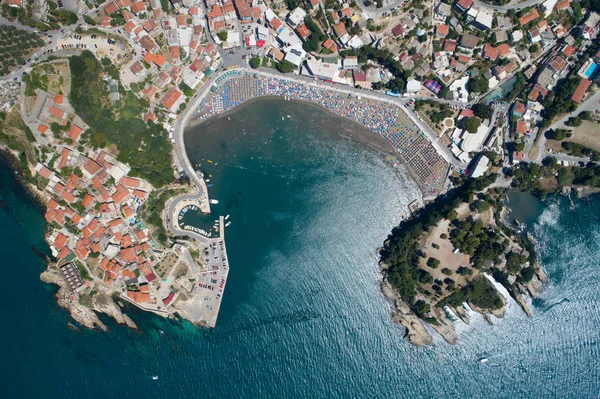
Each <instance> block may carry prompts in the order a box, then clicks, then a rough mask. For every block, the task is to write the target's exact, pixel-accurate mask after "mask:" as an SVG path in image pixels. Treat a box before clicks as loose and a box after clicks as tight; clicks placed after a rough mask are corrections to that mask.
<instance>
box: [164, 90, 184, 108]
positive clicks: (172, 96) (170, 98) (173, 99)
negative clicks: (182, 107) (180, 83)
mask: <svg viewBox="0 0 600 399" xmlns="http://www.w3.org/2000/svg"><path fill="white" fill-rule="evenodd" d="M181 96H183V93H182V92H181V91H180V90H179V89H178V88H176V87H171V88H170V89H169V91H167V94H165V96H164V97H163V99H162V100H161V104H162V105H163V106H164V107H165V108H167V109H171V108H172V107H173V105H175V103H177V101H178V100H179V99H180V98H181Z"/></svg>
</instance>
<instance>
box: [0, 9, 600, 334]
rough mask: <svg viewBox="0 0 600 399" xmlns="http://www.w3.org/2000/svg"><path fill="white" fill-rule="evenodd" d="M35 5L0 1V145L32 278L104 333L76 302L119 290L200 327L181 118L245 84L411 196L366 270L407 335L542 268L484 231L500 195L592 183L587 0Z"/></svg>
mask: <svg viewBox="0 0 600 399" xmlns="http://www.w3.org/2000/svg"><path fill="white" fill-rule="evenodd" d="M38 3H39V2H33V1H31V0H4V1H3V4H2V7H1V8H0V13H1V14H2V17H0V18H1V19H0V24H1V25H3V27H2V29H1V30H0V35H2V38H0V54H1V55H2V57H3V58H2V59H4V60H7V61H6V63H5V64H3V65H2V67H1V68H0V76H2V79H0V89H1V90H0V92H1V93H0V95H1V97H0V109H1V113H0V133H1V134H0V139H1V141H2V145H3V148H5V149H7V150H10V151H11V152H12V153H13V154H14V155H15V156H16V157H17V159H18V162H19V164H20V166H21V168H22V172H23V173H22V179H23V182H24V183H25V184H27V185H28V186H29V187H31V189H32V190H33V191H34V192H35V193H36V195H38V196H39V198H40V199H41V201H42V202H43V203H44V205H45V207H46V213H45V217H46V221H47V222H48V229H47V234H46V239H47V242H48V244H49V246H50V250H51V252H52V257H51V259H50V261H49V263H48V268H47V270H46V271H45V272H44V273H43V274H42V279H43V280H44V281H47V282H51V283H54V284H57V285H59V286H60V289H59V290H58V293H57V299H58V302H59V303H60V304H61V306H63V307H65V308H66V309H68V310H69V311H70V312H71V314H72V315H73V317H74V318H75V319H76V320H77V321H78V322H79V323H80V324H82V325H84V326H87V327H95V326H96V327H100V328H102V329H104V328H106V326H105V325H104V324H103V323H102V322H101V321H100V319H99V318H98V316H97V313H106V314H108V315H110V316H112V317H113V318H114V319H115V320H117V322H119V323H126V324H128V325H130V326H132V327H133V326H134V323H133V322H132V321H131V319H129V317H128V316H126V315H124V314H123V312H122V310H121V309H122V307H123V306H119V305H122V304H124V303H125V302H128V303H130V304H132V305H134V306H137V307H138V308H140V309H143V310H145V311H149V312H153V313H156V314H158V315H161V316H165V317H176V315H177V316H178V317H182V318H184V319H187V320H189V321H190V322H192V323H194V324H197V325H203V326H209V327H213V326H215V324H216V321H217V316H218V312H219V308H220V304H221V300H222V298H223V294H224V290H225V285H226V280H227V276H228V273H229V264H228V259H227V251H226V246H225V234H224V233H225V227H226V226H225V225H226V223H225V217H226V216H225V215H214V220H215V224H214V225H213V227H212V228H203V227H200V226H192V225H187V224H185V223H184V222H183V220H184V215H185V214H186V213H187V212H201V213H204V214H208V213H210V212H211V207H210V203H211V200H210V199H209V193H208V186H207V185H206V183H205V181H204V178H203V175H202V173H201V172H200V171H198V170H196V169H195V168H194V167H193V165H191V163H190V161H189V159H188V156H187V153H186V149H185V143H184V135H183V132H184V129H185V127H186V125H188V124H190V123H199V122H201V121H203V120H206V119H207V118H210V117H211V116H214V115H218V114H223V113H225V112H227V111H230V110H233V109H234V108H235V107H236V106H238V105H240V104H242V103H243V102H246V101H249V100H251V99H253V98H256V97H261V96H276V97H278V98H280V99H282V100H283V101H285V100H300V101H306V102H310V103H312V104H316V105H319V106H322V107H324V108H325V109H327V110H329V111H330V112H332V113H333V114H335V115H337V116H340V117H343V118H346V119H347V120H350V121H353V122H356V123H358V124H360V125H362V126H363V127H365V128H367V129H369V130H371V131H372V132H373V134H374V135H378V136H379V137H382V138H384V139H385V140H387V141H388V142H389V143H390V144H391V146H392V147H393V149H394V150H395V155H397V157H398V159H399V160H400V161H401V162H404V163H405V164H406V166H407V167H408V169H409V171H410V173H411V175H412V176H413V178H414V179H415V181H416V182H417V183H418V185H419V187H420V188H421V191H422V194H423V199H424V202H425V203H426V205H425V207H424V208H423V209H420V210H419V209H418V208H419V206H420V202H419V203H415V204H413V205H411V211H412V212H413V217H412V218H411V219H409V220H407V221H404V222H403V223H402V224H401V225H400V226H398V227H397V228H395V229H394V230H393V231H392V234H391V235H390V237H389V238H388V240H386V242H385V244H384V247H383V248H382V250H381V269H382V291H383V292H384V294H385V295H386V296H387V297H388V298H389V299H390V300H391V301H392V302H393V305H394V309H393V313H394V315H393V318H394V320H396V321H398V322H399V323H400V324H402V325H403V326H405V327H406V328H407V330H408V339H409V340H410V341H411V342H413V343H415V344H427V343H430V342H431V336H430V335H429V333H428V332H427V330H426V328H425V326H424V325H423V324H422V322H421V320H423V321H425V322H426V323H428V324H430V325H431V326H432V327H433V328H434V329H435V330H436V331H438V332H439V333H440V334H441V335H442V336H443V337H444V338H445V339H446V340H447V341H448V342H455V341H456V334H455V332H454V329H453V326H452V320H453V319H454V317H457V318H461V319H463V320H464V321H468V317H467V314H468V312H470V311H472V310H473V311H479V312H481V313H484V314H486V315H487V314H494V315H498V316H499V315H501V314H502V312H503V309H504V307H505V304H506V302H507V300H508V298H507V296H510V297H512V298H514V299H515V300H516V301H517V302H518V303H519V304H520V305H521V306H522V307H523V309H524V310H525V311H526V312H529V309H528V307H527V305H526V303H527V301H526V300H525V299H524V296H527V295H531V296H535V295H537V293H539V292H540V290H541V289H542V284H543V283H544V282H545V281H546V277H545V275H544V273H543V271H542V269H541V268H540V266H539V265H538V264H537V261H536V254H535V250H534V247H533V245H532V244H531V242H530V240H529V238H528V237H526V236H525V237H524V236H522V235H521V234H518V233H516V232H515V231H513V230H511V229H510V228H508V227H507V226H506V225H507V223H506V220H505V216H504V208H505V207H504V205H503V201H504V200H503V198H504V193H505V190H506V189H507V188H509V187H516V188H519V189H522V190H528V191H532V192H535V193H536V194H537V195H540V196H541V197H543V196H545V195H547V194H549V193H555V192H558V191H560V190H561V189H562V188H564V187H565V186H571V185H572V186H590V187H593V186H599V185H600V180H599V179H600V178H599V177H598V165H597V163H596V162H597V161H598V160H599V159H600V156H599V155H598V154H599V151H600V148H598V147H597V143H598V142H599V141H598V140H597V138H598V136H597V135H598V134H600V131H598V129H597V126H598V101H599V100H598V99H599V98H600V97H599V93H600V92H598V91H597V90H596V82H598V77H599V76H600V73H599V72H600V69H598V68H597V66H598V65H599V64H600V44H599V42H598V40H596V37H597V35H598V27H599V26H600V15H599V14H598V12H600V10H599V9H598V6H597V5H596V4H595V3H594V2H590V1H589V0H582V1H573V2H568V1H566V2H565V1H560V2H557V3H556V4H554V3H552V2H544V5H541V4H540V5H538V3H541V2H533V1H532V2H527V4H526V5H525V4H522V5H521V6H519V5H518V4H516V5H514V8H507V7H508V6H506V7H500V8H492V6H488V5H486V3H484V2H479V1H477V2H475V3H476V4H474V2H473V1H471V0H460V1H456V2H451V1H449V0H441V1H438V0H436V1H434V2H430V3H424V2H422V1H420V0H413V1H409V2H405V3H403V4H402V6H400V5H398V6H392V5H390V4H387V5H385V6H384V4H383V2H377V4H376V5H375V6H373V7H372V5H373V4H367V2H364V3H361V4H360V5H359V4H357V3H351V4H338V3H336V2H333V1H329V0H328V1H325V2H319V1H316V0H315V1H313V0H303V1H300V2H299V1H295V0H285V1H283V2H277V3H274V4H270V3H269V2H252V1H244V0H239V1H238V0H235V1H233V2H231V1H221V0H211V1H204V2H203V1H196V0H191V1H183V2H181V1H173V0H171V1H170V2H169V1H167V0H164V1H158V0H150V1H135V2H131V1H125V0H115V1H112V0H110V1H107V2H103V3H102V2H98V1H95V0H92V1H74V2H72V3H73V4H69V5H68V6H66V5H65V6H63V4H62V3H61V2H58V3H55V2H53V1H49V2H48V6H42V5H40V4H38ZM369 3H371V2H369ZM549 3H550V5H548V4H549ZM582 6H584V7H582ZM65 7H69V9H68V10H67V9H65ZM507 32H509V33H510V35H509V34H508V33H507ZM509 36H510V37H509ZM17 38H19V39H18V40H17ZM581 126H584V127H585V129H584V128H580V127H581ZM571 128H572V129H571ZM213 201H216V200H215V199H213ZM501 286H503V287H504V288H501ZM499 292H506V295H507V296H503V295H501V294H499Z"/></svg>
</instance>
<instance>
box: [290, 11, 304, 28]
mask: <svg viewBox="0 0 600 399" xmlns="http://www.w3.org/2000/svg"><path fill="white" fill-rule="evenodd" d="M304 18H306V11H304V10H303V9H301V8H299V7H298V8H296V9H294V11H292V12H291V13H289V15H288V16H287V20H288V22H289V23H290V25H291V26H292V27H293V28H296V27H297V26H298V25H300V24H301V23H303V22H304Z"/></svg>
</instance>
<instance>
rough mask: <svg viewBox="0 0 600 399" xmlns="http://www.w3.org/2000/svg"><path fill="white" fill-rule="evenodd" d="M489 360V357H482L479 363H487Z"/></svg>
mask: <svg viewBox="0 0 600 399" xmlns="http://www.w3.org/2000/svg"><path fill="white" fill-rule="evenodd" d="M488 361H489V359H488V358H487V357H482V358H481V359H479V363H487V362H488Z"/></svg>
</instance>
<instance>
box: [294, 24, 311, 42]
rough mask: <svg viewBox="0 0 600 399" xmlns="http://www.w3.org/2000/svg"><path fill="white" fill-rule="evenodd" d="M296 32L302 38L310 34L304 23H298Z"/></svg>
mask: <svg viewBox="0 0 600 399" xmlns="http://www.w3.org/2000/svg"><path fill="white" fill-rule="evenodd" d="M296 32H297V33H298V36H300V37H301V38H302V39H304V40H306V38H308V36H310V30H309V29H308V28H307V27H306V25H304V24H300V25H298V27H296Z"/></svg>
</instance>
